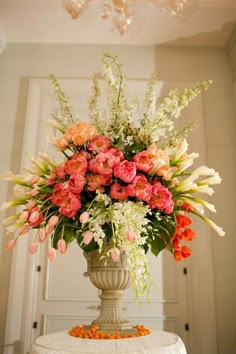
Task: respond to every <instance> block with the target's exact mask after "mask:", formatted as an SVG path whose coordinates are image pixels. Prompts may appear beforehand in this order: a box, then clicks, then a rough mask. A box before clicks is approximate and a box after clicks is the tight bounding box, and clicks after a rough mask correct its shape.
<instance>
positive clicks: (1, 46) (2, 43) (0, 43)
mask: <svg viewBox="0 0 236 354" xmlns="http://www.w3.org/2000/svg"><path fill="white" fill-rule="evenodd" d="M5 49H6V40H5V37H4V35H3V33H2V32H0V55H1V53H2V52H3V51H4V50H5Z"/></svg>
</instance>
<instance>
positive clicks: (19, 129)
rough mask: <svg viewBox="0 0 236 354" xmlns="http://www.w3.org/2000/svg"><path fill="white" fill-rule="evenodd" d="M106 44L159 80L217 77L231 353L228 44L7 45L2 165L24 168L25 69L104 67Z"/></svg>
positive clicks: (218, 201) (4, 294) (218, 278)
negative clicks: (196, 46)
mask: <svg viewBox="0 0 236 354" xmlns="http://www.w3.org/2000/svg"><path fill="white" fill-rule="evenodd" d="M104 50H108V51H111V52H113V53H117V54H119V55H120V57H121V60H122V62H123V63H124V64H125V66H126V69H127V75H128V76H129V78H148V77H149V75H150V72H151V71H152V70H153V69H154V68H155V67H156V68H157V72H158V77H159V79H160V80H165V81H198V80H200V79H208V78H209V79H212V80H214V85H213V86H212V87H211V88H210V89H209V91H208V92H207V93H206V98H207V102H208V104H207V105H206V106H205V112H206V117H207V119H206V122H205V126H206V138H207V156H208V165H209V166H211V167H214V168H215V169H216V170H218V171H219V172H220V174H221V176H222V179H223V182H222V185H221V186H219V187H217V188H216V195H215V197H214V198H213V201H214V203H215V205H216V207H217V210H218V213H217V216H216V218H215V220H216V221H217V223H218V224H220V225H222V226H223V227H224V229H225V231H226V237H225V238H224V239H221V238H219V237H218V236H217V235H216V234H214V232H213V233H212V251H213V260H214V284H215V300H216V319H217V323H216V325H217V339H218V354H232V353H233V348H235V345H236V343H234V341H235V323H236V315H235V310H234V301H235V298H236V294H235V283H236V279H235V262H234V252H235V251H234V250H235V249H236V239H235V237H234V234H233V231H234V230H233V227H234V204H233V203H234V200H235V188H234V187H233V186H234V179H235V172H236V171H235V156H234V153H235V145H236V143H235V140H234V134H235V132H236V129H235V128H236V120H235V113H234V108H233V87H232V75H231V66H230V61H229V59H228V57H227V56H226V54H225V51H224V50H223V49H193V48H174V47H172V48H171V47H157V48H156V49H155V48H154V47H128V46H119V47H118V46H116V47H111V46H109V47H108V46H76V45H8V46H7V48H6V50H5V51H4V52H3V53H2V54H1V56H0V97H1V100H0V121H1V130H0V170H1V171H5V170H8V169H11V170H13V171H14V172H17V171H18V170H19V163H20V161H19V160H20V156H21V155H20V153H21V144H22V137H23V129H24V128H23V127H24V113H25V102H26V95H27V77H47V76H48V75H49V74H50V73H54V74H55V75H56V76H57V77H90V76H91V74H92V73H93V72H94V71H95V72H99V71H100V70H101V64H100V58H101V55H102V52H103V51H104ZM46 118H47V117H46ZM196 119H197V117H196ZM199 143H201V142H200V139H199ZM9 193H10V192H9V191H8V190H7V188H6V184H5V183H4V182H2V181H0V202H3V201H5V200H6V199H7V196H8V194H9ZM0 217H1V218H2V217H3V216H2V215H1V216H0ZM2 236H3V231H2V232H1V236H0V284H1V291H0V296H1V298H0V304H1V305H0V348H1V345H2V343H3V337H4V323H5V319H6V306H7V298H8V296H9V295H8V285H9V284H8V282H9V271H10V262H11V253H10V252H6V251H5V244H6V241H7V237H5V236H4V238H3V237H2ZM200 236H201V237H204V235H200ZM198 242H199V241H198ZM190 281H191V279H190ZM199 291H201V284H199ZM202 291H204V289H202ZM206 316H207V314H206ZM202 354H208V353H202Z"/></svg>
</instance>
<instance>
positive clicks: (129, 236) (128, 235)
mask: <svg viewBox="0 0 236 354" xmlns="http://www.w3.org/2000/svg"><path fill="white" fill-rule="evenodd" d="M126 238H127V240H128V241H135V240H136V235H135V232H134V231H133V230H129V231H127V233H126Z"/></svg>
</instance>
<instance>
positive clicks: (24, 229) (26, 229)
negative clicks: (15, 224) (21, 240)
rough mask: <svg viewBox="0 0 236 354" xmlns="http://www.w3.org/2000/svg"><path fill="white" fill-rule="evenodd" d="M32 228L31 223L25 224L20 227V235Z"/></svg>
mask: <svg viewBox="0 0 236 354" xmlns="http://www.w3.org/2000/svg"><path fill="white" fill-rule="evenodd" d="M29 229H30V226H29V225H24V226H22V227H21V228H20V230H19V235H24V234H26V232H28V231H29Z"/></svg>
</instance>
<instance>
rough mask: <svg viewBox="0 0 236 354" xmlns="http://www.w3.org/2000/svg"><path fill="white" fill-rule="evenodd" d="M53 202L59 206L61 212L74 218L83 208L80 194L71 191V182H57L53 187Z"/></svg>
mask: <svg viewBox="0 0 236 354" xmlns="http://www.w3.org/2000/svg"><path fill="white" fill-rule="evenodd" d="M51 200H52V202H53V203H54V204H55V205H57V206H59V207H60V208H59V212H60V213H61V214H63V215H66V216H68V217H69V218H73V217H74V216H75V215H76V213H77V211H78V210H79V209H80V208H81V201H80V199H79V196H78V195H75V194H74V193H72V192H70V188H69V182H64V183H57V184H56V185H55V187H54V189H53V195H52V198H51Z"/></svg>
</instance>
